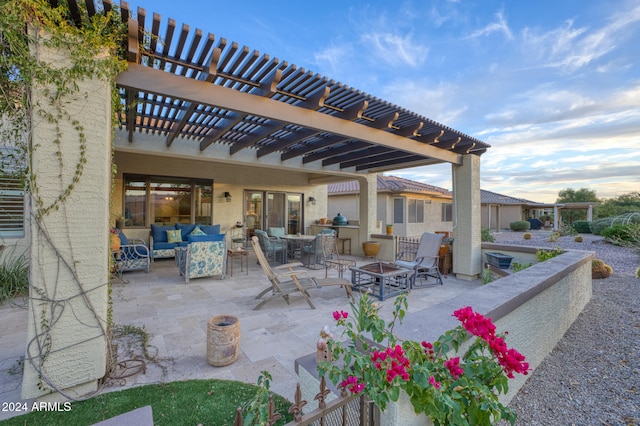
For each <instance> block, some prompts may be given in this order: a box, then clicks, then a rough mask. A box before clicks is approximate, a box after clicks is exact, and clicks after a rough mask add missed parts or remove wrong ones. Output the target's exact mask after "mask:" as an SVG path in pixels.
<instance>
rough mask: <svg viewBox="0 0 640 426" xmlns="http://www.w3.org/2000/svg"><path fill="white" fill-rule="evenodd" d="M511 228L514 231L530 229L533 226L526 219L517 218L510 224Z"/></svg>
mask: <svg viewBox="0 0 640 426" xmlns="http://www.w3.org/2000/svg"><path fill="white" fill-rule="evenodd" d="M509 228H511V230H512V231H528V230H529V229H530V228H531V224H530V223H529V222H527V221H526V220H516V221H515V222H511V223H510V224H509Z"/></svg>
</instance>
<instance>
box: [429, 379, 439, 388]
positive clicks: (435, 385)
mask: <svg viewBox="0 0 640 426" xmlns="http://www.w3.org/2000/svg"><path fill="white" fill-rule="evenodd" d="M429 384H431V385H432V386H433V387H434V388H436V389H440V382H436V378H435V377H433V376H429Z"/></svg>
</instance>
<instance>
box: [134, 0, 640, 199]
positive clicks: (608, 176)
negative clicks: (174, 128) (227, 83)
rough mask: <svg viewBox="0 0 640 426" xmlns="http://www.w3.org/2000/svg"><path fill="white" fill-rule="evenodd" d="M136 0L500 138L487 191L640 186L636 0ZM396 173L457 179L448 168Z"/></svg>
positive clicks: (608, 192)
mask: <svg viewBox="0 0 640 426" xmlns="http://www.w3.org/2000/svg"><path fill="white" fill-rule="evenodd" d="M129 4H130V6H131V7H132V8H133V9H134V11H135V10H136V8H137V7H142V8H144V9H146V11H147V14H148V16H149V18H148V19H150V17H151V13H152V12H156V13H158V14H160V15H161V16H162V19H163V21H162V22H163V25H166V20H167V18H173V19H175V20H176V21H177V23H178V25H179V26H180V25H182V24H183V23H185V24H188V25H189V26H190V27H191V28H192V29H193V28H200V29H202V30H203V31H204V32H205V34H206V33H207V32H210V33H212V34H215V35H216V38H218V37H225V38H226V39H227V40H229V41H236V42H238V43H239V44H240V45H241V46H242V45H246V46H248V47H249V48H251V49H255V50H258V51H260V53H268V54H269V55H271V56H272V57H278V58H280V59H282V60H286V61H288V62H289V63H294V64H296V65H298V66H300V67H304V68H306V69H307V70H311V71H313V72H316V73H319V74H321V75H325V76H327V77H329V78H330V79H335V80H337V81H340V82H342V83H344V84H346V85H349V86H353V87H355V88H357V89H360V90H362V91H363V92H366V93H368V94H370V95H372V96H375V97H379V98H382V99H385V100H387V101H389V102H392V103H395V104H397V105H399V106H401V107H403V108H406V109H409V110H412V111H415V112H416V113H418V114H421V115H424V116H426V117H428V118H431V119H433V120H436V121H438V122H440V123H442V124H445V125H447V126H450V127H453V128H455V129H456V130H459V131H461V132H464V133H466V134H468V135H470V136H473V137H476V138H478V139H480V140H482V141H484V142H487V143H489V144H490V145H492V147H491V148H490V149H489V150H488V151H487V153H486V154H484V155H483V156H482V167H481V186H482V189H487V190H491V191H495V192H499V193H502V194H506V195H511V196H514V197H520V198H526V199H529V200H532V201H539V202H553V201H555V200H556V198H557V195H558V192H559V191H560V190H561V189H564V188H574V189H578V188H589V189H591V190H594V191H596V194H597V196H598V197H600V198H609V197H614V196H616V195H620V194H624V193H629V192H632V191H640V65H639V64H640V46H639V41H640V2H638V1H637V0H633V1H629V0H621V1H616V2H614V1H610V0H590V1H588V2H585V1H577V0H562V1H557V0H556V1H547V0H538V1H528V2H520V1H506V2H505V1H500V2H498V1H493V0H474V1H465V0H457V1H456V0H452V1H419V0H415V1H398V2H390V1H369V2H356V1H351V2H349V1H344V0H342V1H337V0H327V1H322V2H315V1H270V2H265V1H242V0H237V1H234V2H220V1H216V0H206V1H205V0H202V1H194V0H183V1H178V2H176V1H175V0H171V1H168V0H138V1H135V0H130V2H129ZM163 32H164V31H161V34H162V33H163ZM388 174H393V175H396V176H402V177H405V178H408V179H413V180H417V181H421V182H425V183H429V184H432V185H437V186H441V187H444V188H447V189H451V167H450V166H449V165H438V166H430V167H421V168H413V169H405V170H400V171H397V172H391V173H388Z"/></svg>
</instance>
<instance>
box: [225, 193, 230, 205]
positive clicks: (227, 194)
mask: <svg viewBox="0 0 640 426" xmlns="http://www.w3.org/2000/svg"><path fill="white" fill-rule="evenodd" d="M224 198H225V199H226V200H227V203H230V202H231V193H230V192H229V191H225V192H224Z"/></svg>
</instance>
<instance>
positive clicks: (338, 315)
mask: <svg viewBox="0 0 640 426" xmlns="http://www.w3.org/2000/svg"><path fill="white" fill-rule="evenodd" d="M341 318H344V319H347V318H349V312H345V311H340V312H338V311H334V312H333V319H334V320H336V321H339V320H340V319H341Z"/></svg>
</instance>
